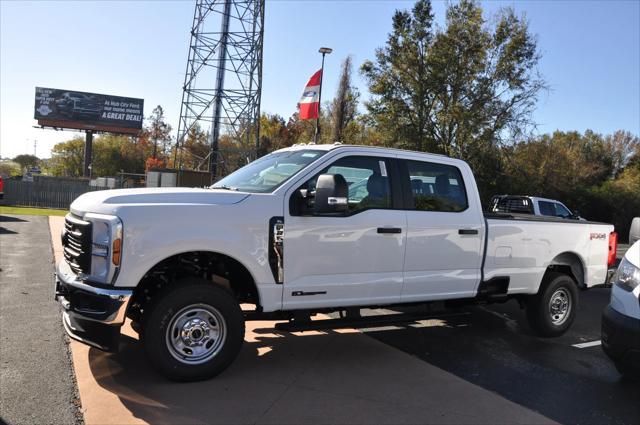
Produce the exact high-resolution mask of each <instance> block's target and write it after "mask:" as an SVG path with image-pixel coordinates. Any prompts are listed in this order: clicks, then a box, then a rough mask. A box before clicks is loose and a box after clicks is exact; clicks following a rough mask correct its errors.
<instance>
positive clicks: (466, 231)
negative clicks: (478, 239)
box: [458, 229, 478, 235]
mask: <svg viewBox="0 0 640 425" xmlns="http://www.w3.org/2000/svg"><path fill="white" fill-rule="evenodd" d="M458 234H459V235H477V234H478V230H477V229H458Z"/></svg>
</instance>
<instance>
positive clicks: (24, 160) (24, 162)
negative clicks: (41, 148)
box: [13, 154, 40, 170]
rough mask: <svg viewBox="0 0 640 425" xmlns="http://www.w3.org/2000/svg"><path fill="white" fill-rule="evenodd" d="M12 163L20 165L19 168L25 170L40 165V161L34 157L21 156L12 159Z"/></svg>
mask: <svg viewBox="0 0 640 425" xmlns="http://www.w3.org/2000/svg"><path fill="white" fill-rule="evenodd" d="M13 162H17V163H18V164H20V167H21V168H22V169H23V170H24V169H25V168H30V167H35V166H36V165H39V164H40V159H39V158H38V157H37V156H35V155H29V154H22V155H18V156H16V157H15V158H13Z"/></svg>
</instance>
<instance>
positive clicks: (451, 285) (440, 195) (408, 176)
mask: <svg viewBox="0 0 640 425" xmlns="http://www.w3.org/2000/svg"><path fill="white" fill-rule="evenodd" d="M399 164H400V167H401V170H402V174H403V181H404V182H405V186H408V187H409V188H410V190H408V191H407V190H405V193H407V197H408V198H409V202H408V204H407V205H406V208H407V209H408V211H407V253H406V256H405V272H404V288H403V291H402V301H403V302H411V301H424V300H434V299H446V298H464V297H472V296H474V295H475V293H476V290H477V285H478V283H479V281H480V267H481V259H482V258H481V257H482V255H481V253H482V243H481V242H482V240H483V232H484V226H483V225H482V223H483V220H484V219H483V217H482V211H481V208H480V205H479V199H478V197H477V194H476V193H475V192H474V190H475V181H474V180H473V176H472V175H471V173H470V171H468V167H467V168H466V169H465V170H461V169H460V168H459V167H458V166H456V165H455V164H460V163H459V162H455V163H446V162H445V161H443V162H428V161H422V160H409V159H407V160H404V161H401V162H399ZM463 173H464V174H465V175H466V176H468V177H469V178H470V181H469V182H468V184H466V183H467V182H465V179H464V178H463Z"/></svg>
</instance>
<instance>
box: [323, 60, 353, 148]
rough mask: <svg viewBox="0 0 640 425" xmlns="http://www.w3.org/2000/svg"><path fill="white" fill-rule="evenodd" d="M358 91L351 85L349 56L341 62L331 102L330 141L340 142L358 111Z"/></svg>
mask: <svg viewBox="0 0 640 425" xmlns="http://www.w3.org/2000/svg"><path fill="white" fill-rule="evenodd" d="M359 97H360V93H359V92H358V89H357V88H355V87H353V86H352V85H351V56H347V57H346V59H345V60H344V62H342V73H341V74H340V82H339V84H338V91H337V93H336V97H335V98H334V99H333V102H331V111H330V115H331V119H332V121H333V122H332V133H331V140H333V141H334V142H342V141H343V140H344V137H343V136H344V132H345V129H346V128H347V126H349V124H350V123H351V122H352V121H353V120H354V118H355V116H356V112H357V110H358V99H359Z"/></svg>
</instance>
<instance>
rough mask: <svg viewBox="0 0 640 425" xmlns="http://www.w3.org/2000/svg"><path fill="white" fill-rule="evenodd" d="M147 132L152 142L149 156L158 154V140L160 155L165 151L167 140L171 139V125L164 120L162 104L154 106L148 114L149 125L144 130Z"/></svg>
mask: <svg viewBox="0 0 640 425" xmlns="http://www.w3.org/2000/svg"><path fill="white" fill-rule="evenodd" d="M144 131H145V132H147V135H148V138H149V139H150V140H151V142H152V143H153V152H152V154H151V156H152V157H153V158H156V157H157V156H158V142H161V143H162V151H161V152H160V153H161V155H160V156H162V157H164V156H165V155H166V153H167V142H170V141H171V125H170V124H167V123H166V122H165V121H164V110H163V109H162V106H160V105H158V106H156V107H155V108H154V109H153V111H152V112H151V115H150V116H149V127H148V128H146V129H145V130H144Z"/></svg>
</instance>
